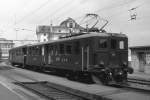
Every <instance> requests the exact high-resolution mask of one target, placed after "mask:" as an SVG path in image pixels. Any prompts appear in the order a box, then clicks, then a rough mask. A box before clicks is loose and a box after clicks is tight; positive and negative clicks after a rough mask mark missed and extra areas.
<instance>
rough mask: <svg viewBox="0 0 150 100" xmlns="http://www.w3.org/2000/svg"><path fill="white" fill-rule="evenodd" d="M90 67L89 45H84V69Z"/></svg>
mask: <svg viewBox="0 0 150 100" xmlns="http://www.w3.org/2000/svg"><path fill="white" fill-rule="evenodd" d="M88 68H89V46H85V47H82V71H87V70H88Z"/></svg>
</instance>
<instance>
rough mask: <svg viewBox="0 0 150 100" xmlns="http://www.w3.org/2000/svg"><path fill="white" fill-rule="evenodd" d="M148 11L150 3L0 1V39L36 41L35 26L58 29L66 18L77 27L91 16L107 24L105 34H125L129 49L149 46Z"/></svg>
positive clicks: (143, 0)
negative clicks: (69, 18) (132, 15)
mask: <svg viewBox="0 0 150 100" xmlns="http://www.w3.org/2000/svg"><path fill="white" fill-rule="evenodd" d="M132 8H136V9H134V10H132V11H129V10H130V9H132ZM149 8H150V0H0V37H1V38H6V39H13V40H15V39H20V40H21V39H28V40H31V39H36V31H35V30H36V26H38V25H50V24H51V23H52V24H53V25H59V24H60V23H61V22H62V21H63V20H65V19H67V18H68V17H71V18H73V19H75V20H76V21H77V22H78V23H79V22H80V21H81V19H82V18H84V16H85V14H87V13H95V14H98V15H99V16H100V17H101V18H104V19H106V20H108V21H109V23H108V25H107V26H106V27H105V30H106V31H107V32H113V33H124V34H126V35H127V36H128V38H129V46H141V45H150V20H149V18H150V9H149ZM130 14H136V15H137V16H136V17H137V19H136V20H130Z"/></svg>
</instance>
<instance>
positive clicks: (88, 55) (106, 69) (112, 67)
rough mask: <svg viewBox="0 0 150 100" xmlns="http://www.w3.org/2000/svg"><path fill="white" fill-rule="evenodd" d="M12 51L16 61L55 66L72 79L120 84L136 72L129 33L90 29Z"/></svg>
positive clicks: (26, 64) (58, 70) (44, 68)
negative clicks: (130, 49)
mask: <svg viewBox="0 0 150 100" xmlns="http://www.w3.org/2000/svg"><path fill="white" fill-rule="evenodd" d="M9 53H10V54H9V55H10V59H9V60H10V62H11V63H12V64H18V65H23V66H24V67H27V66H29V67H30V68H34V69H35V68H36V69H40V70H52V71H55V72H58V73H61V74H64V75H65V76H66V77H67V78H68V79H71V80H76V79H92V80H93V81H94V82H102V83H104V84H112V83H113V84H114V83H115V84H118V83H119V84H120V83H125V82H126V80H127V75H128V73H132V72H133V69H132V68H130V67H128V38H127V36H126V35H125V34H118V33H105V32H87V33H82V34H78V35H76V36H68V37H64V38H61V39H59V40H55V41H49V42H44V43H37V44H32V45H26V46H21V47H17V48H13V49H11V50H10V52H9ZM17 59H19V60H17ZM20 60H21V61H20Z"/></svg>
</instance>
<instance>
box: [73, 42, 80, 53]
mask: <svg viewBox="0 0 150 100" xmlns="http://www.w3.org/2000/svg"><path fill="white" fill-rule="evenodd" d="M74 52H75V54H79V53H80V42H79V41H76V42H74Z"/></svg>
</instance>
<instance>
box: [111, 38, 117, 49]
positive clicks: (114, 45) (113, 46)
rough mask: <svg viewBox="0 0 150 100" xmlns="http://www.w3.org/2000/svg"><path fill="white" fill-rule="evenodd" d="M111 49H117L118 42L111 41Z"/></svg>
mask: <svg viewBox="0 0 150 100" xmlns="http://www.w3.org/2000/svg"><path fill="white" fill-rule="evenodd" d="M111 49H117V40H116V39H111Z"/></svg>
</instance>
